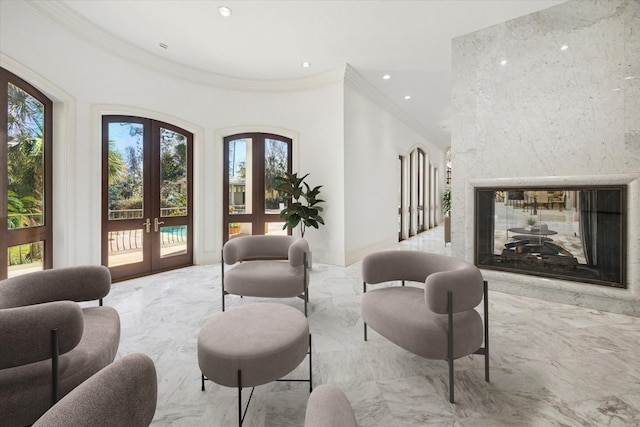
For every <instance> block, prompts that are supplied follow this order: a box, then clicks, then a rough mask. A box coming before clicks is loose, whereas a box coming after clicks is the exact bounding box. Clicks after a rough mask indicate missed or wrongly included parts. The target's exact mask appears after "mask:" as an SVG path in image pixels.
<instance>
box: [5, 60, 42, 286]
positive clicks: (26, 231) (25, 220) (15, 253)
mask: <svg viewBox="0 0 640 427" xmlns="http://www.w3.org/2000/svg"><path fill="white" fill-rule="evenodd" d="M0 86H1V87H0V105H2V109H3V111H2V113H1V114H0V128H2V129H3V130H6V132H4V131H3V132H0V279H3V278H7V277H12V276H16V275H19V274H23V273H27V272H30V271H34V270H42V269H47V268H51V267H52V266H53V254H52V247H53V245H52V229H53V227H52V224H53V222H52V214H51V213H52V209H51V188H52V186H51V176H52V170H51V167H52V160H51V159H52V155H51V150H52V145H53V144H52V123H53V122H52V109H53V103H52V102H51V100H50V99H49V98H47V97H46V96H45V95H44V94H43V93H42V92H40V91H39V90H38V89H36V88H35V87H33V86H32V85H30V84H29V83H27V82H26V81H24V80H22V79H21V78H20V77H18V76H16V75H14V74H12V73H10V72H9V71H7V70H5V69H4V68H0Z"/></svg>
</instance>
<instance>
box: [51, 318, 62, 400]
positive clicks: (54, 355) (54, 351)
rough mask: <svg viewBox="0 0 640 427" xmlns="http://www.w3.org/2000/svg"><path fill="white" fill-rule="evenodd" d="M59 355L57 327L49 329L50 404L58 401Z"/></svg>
mask: <svg viewBox="0 0 640 427" xmlns="http://www.w3.org/2000/svg"><path fill="white" fill-rule="evenodd" d="M59 357H60V347H59V344H58V328H53V329H51V406H53V405H55V404H56V402H58V396H59V393H60V387H59V385H58V383H59V380H60V377H59V372H58V361H59Z"/></svg>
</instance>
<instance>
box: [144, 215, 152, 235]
mask: <svg viewBox="0 0 640 427" xmlns="http://www.w3.org/2000/svg"><path fill="white" fill-rule="evenodd" d="M142 225H144V226H145V227H146V228H147V233H151V219H149V218H147V220H146V221H145V222H143V223H142Z"/></svg>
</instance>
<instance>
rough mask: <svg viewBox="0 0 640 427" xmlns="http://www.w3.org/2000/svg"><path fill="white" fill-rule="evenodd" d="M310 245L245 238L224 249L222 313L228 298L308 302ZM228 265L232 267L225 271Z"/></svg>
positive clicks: (287, 238) (281, 238)
mask: <svg viewBox="0 0 640 427" xmlns="http://www.w3.org/2000/svg"><path fill="white" fill-rule="evenodd" d="M308 253H309V244H308V243H307V241H306V240H304V239H302V238H300V237H294V236H242V237H236V238H234V239H231V240H229V241H228V242H227V243H225V244H224V247H223V248H222V311H224V310H225V296H226V295H229V294H233V295H241V296H252V297H269V298H292V297H300V298H302V299H303V300H304V314H305V316H306V315H307V304H308V302H309V269H308V265H307V254H308ZM225 264H226V265H231V266H232V267H229V268H225Z"/></svg>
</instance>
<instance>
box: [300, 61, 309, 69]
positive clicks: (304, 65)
mask: <svg viewBox="0 0 640 427" xmlns="http://www.w3.org/2000/svg"><path fill="white" fill-rule="evenodd" d="M302 67H303V68H309V67H311V63H310V62H309V61H304V62H303V63H302Z"/></svg>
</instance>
